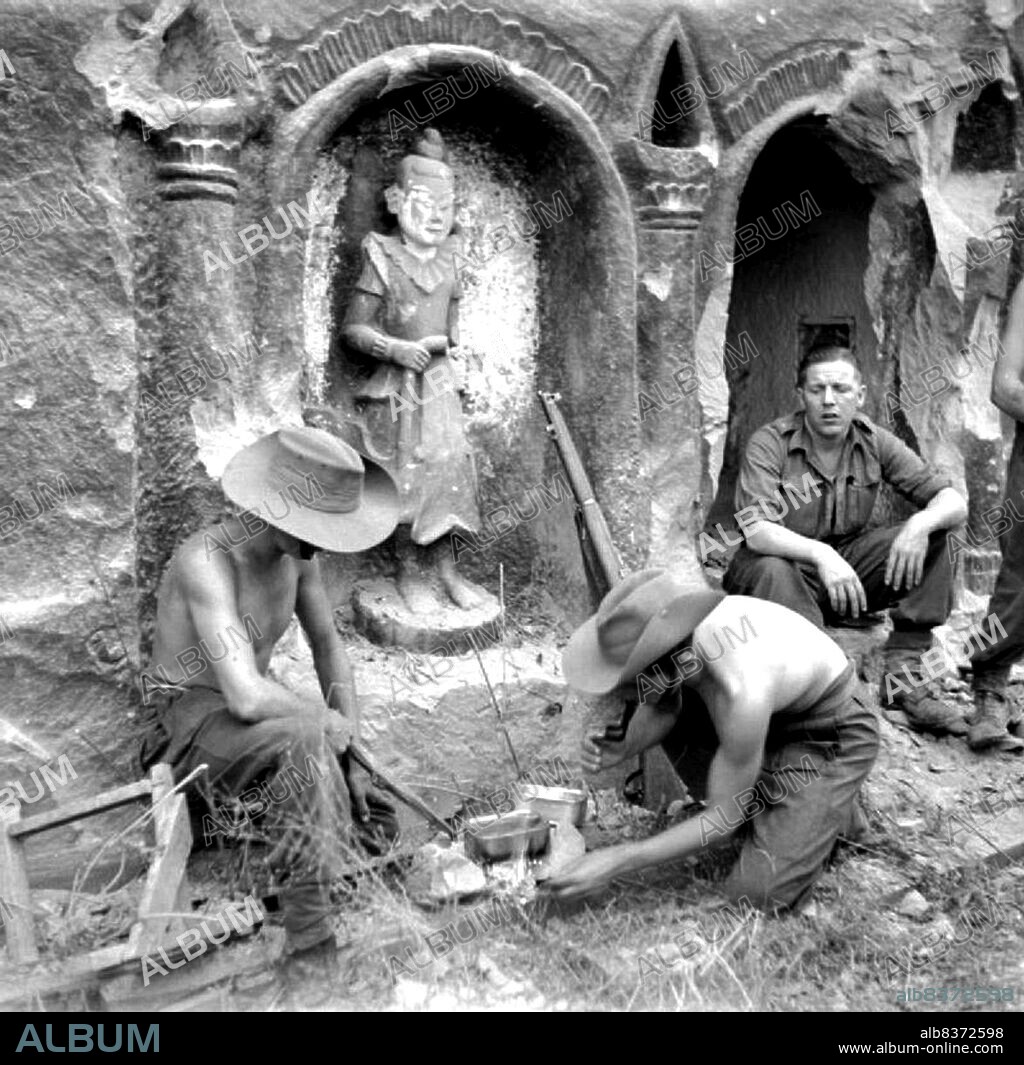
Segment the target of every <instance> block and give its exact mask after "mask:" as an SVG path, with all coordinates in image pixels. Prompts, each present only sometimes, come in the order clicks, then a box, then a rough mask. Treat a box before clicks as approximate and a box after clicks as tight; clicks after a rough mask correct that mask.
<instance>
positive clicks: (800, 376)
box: [796, 343, 862, 388]
mask: <svg viewBox="0 0 1024 1065" xmlns="http://www.w3.org/2000/svg"><path fill="white" fill-rule="evenodd" d="M821 362H848V363H849V364H850V365H851V366H852V367H853V368H854V370H856V371H857V380H858V381H860V380H861V377H862V374H861V372H860V363H859V362H857V356H856V355H854V353H853V352H852V351H851V350H850V349H849V348H847V347H844V346H843V345H842V344H835V343H831V344H818V345H817V346H816V347H813V348H811V350H810V351H808V352H807V354H806V355H805V356H804V357H803V358H802V359H801V360H800V365H799V366H798V367H797V368H796V387H797V388H802V387H803V383H804V381H805V380H806V379H807V371H808V370H809V369H810V368H811V367H812V366H817V365H818V363H821Z"/></svg>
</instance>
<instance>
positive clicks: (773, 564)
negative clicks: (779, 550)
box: [722, 544, 825, 629]
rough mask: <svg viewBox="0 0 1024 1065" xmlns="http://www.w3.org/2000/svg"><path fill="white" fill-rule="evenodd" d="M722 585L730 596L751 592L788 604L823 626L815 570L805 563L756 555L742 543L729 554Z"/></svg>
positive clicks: (819, 626)
mask: <svg viewBox="0 0 1024 1065" xmlns="http://www.w3.org/2000/svg"><path fill="white" fill-rule="evenodd" d="M722 587H723V588H724V589H725V591H727V592H728V593H729V594H730V595H751V596H754V597H755V598H757V599H767V600H769V601H770V602H772V603H779V604H780V605H781V606H785V607H789V609H790V610H792V611H795V612H796V613H797V614H799V615H800V616H801V617H804V618H806V619H807V620H808V621H809V622H810V623H811V624H812V625H816V626H817V627H818V628H819V629H821V628H824V625H825V623H824V620H823V618H822V615H821V600H822V593H821V585H820V583H819V581H818V572H817V570H816V569H815V568H814V566H811V565H808V564H807V563H803V562H791V561H790V560H789V559H788V558H779V557H778V556H776V555H759V554H758V553H757V552H756V551H751V550H750V548H748V547H747V546H746V544H744V545H743V546H742V547H741V548H740V549H739V550H738V551H737V552H736V554H735V555H733V559H732V562H731V563H730V564H729V568H728V569H727V570H726V572H725V577H724V578H723V579H722Z"/></svg>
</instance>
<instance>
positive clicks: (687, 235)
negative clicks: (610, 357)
mask: <svg viewBox="0 0 1024 1065" xmlns="http://www.w3.org/2000/svg"><path fill="white" fill-rule="evenodd" d="M621 157H622V164H623V169H624V170H625V171H626V173H627V174H628V175H629V178H630V184H631V186H632V188H633V196H634V202H635V203H636V218H637V252H638V261H637V377H638V380H639V395H638V397H637V402H638V407H639V414H640V420H641V432H642V434H643V441H644V445H643V446H644V463H645V466H646V473H647V480H646V483H647V484H648V485H649V488H650V492H651V536H650V545H651V547H650V564H651V565H671V566H673V567H678V568H679V571H680V575H681V576H684V577H688V578H689V579H690V580H692V583H693V584H694V585H695V586H701V585H703V583H704V578H703V575H702V572H701V566H700V559H699V558H698V557H697V556H696V555H695V547H694V543H695V537H696V533H697V530H698V529H699V520H698V519H699V517H700V515H702V513H703V502H702V489H703V488H704V487H705V486H706V481H707V475H708V471H707V470H706V469H705V468H704V467H705V463H706V459H707V454H708V448H707V447H706V446H705V444H706V441H705V439H704V427H705V425H704V423H705V421H706V419H705V414H704V409H705V401H706V398H707V392H708V389H709V388H711V389H719V390H721V391H723V393H724V389H725V379H724V376H721V375H720V374H719V375H718V376H717V378H716V373H715V371H716V369H718V368H716V367H711V366H703V365H697V364H696V362H695V358H694V351H695V343H694V329H695V322H694V290H695V282H696V278H695V275H694V268H695V267H694V255H695V242H696V233H697V228H698V226H699V225H700V221H701V218H702V216H703V211H704V203H705V200H706V199H707V196H708V192H709V184H708V182H709V180H710V177H711V174H712V172H713V167H712V165H711V163H710V162H709V160H708V158H707V155H706V154H705V153H704V152H702V151H699V150H696V149H675V148H664V147H660V146H656V145H653V144H649V143H646V142H641V141H635V140H634V141H632V142H631V143H630V144H629V145H628V146H627V147H626V148H625V150H624V151H623V152H622V153H621ZM714 472H715V473H717V471H714Z"/></svg>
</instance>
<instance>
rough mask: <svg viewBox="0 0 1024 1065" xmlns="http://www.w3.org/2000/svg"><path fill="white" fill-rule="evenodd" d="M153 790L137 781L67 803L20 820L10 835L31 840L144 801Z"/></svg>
mask: <svg viewBox="0 0 1024 1065" xmlns="http://www.w3.org/2000/svg"><path fill="white" fill-rule="evenodd" d="M152 790H153V785H152V784H151V783H150V782H149V781H148V780H140V781H137V782H136V783H135V784H125V785H124V786H123V787H120V788H114V790H113V791H105V792H103V794H102V795H92V796H90V797H88V798H85V799H76V800H75V801H74V802H69V803H66V804H65V805H63V806H61V807H59V808H58V809H56V810H48V811H47V812H46V813H44V814H35V815H34V816H33V817H25V818H22V820H21V822H20V823H19V824H18V826H17V827H16V829H15V830H14V831H13V832H12V833H11V834H12V835H14V836H18V837H25V836H31V835H33V834H34V833H36V832H45V831H46V829H48V828H59V827H60V826H61V825H66V824H67V823H68V822H69V821H77V820H78V819H79V818H82V817H91V816H92V815H93V814H101V813H103V812H104V811H105V810H113V809H115V808H116V807H118V806H124V805H125V804H126V803H129V802H135V801H136V800H138V799H143V798H146V797H147V796H148V795H149V794H150V793H151V792H152Z"/></svg>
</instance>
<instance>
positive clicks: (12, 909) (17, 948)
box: [0, 803, 39, 965]
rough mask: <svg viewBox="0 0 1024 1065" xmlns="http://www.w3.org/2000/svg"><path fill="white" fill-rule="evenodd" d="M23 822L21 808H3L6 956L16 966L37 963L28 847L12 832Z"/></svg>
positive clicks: (0, 868) (0, 864)
mask: <svg viewBox="0 0 1024 1065" xmlns="http://www.w3.org/2000/svg"><path fill="white" fill-rule="evenodd" d="M20 819H21V805H20V804H19V803H15V804H13V805H7V804H5V805H3V806H2V807H0V900H3V903H4V907H5V909H6V910H7V912H8V917H7V920H6V925H7V929H6V930H7V953H8V956H9V957H10V959H11V961H12V962H14V964H15V965H22V964H24V963H25V962H31V961H35V960H36V959H37V958H38V957H39V951H38V950H37V949H36V934H35V926H34V922H33V918H32V898H31V896H30V895H29V890H28V874H27V872H26V871H25V847H24V845H23V844H22V842H21V840H20V839H18V838H17V836H15V835H14V834H12V832H11V828H12V826H16V825H17V824H18V822H19V821H20Z"/></svg>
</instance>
